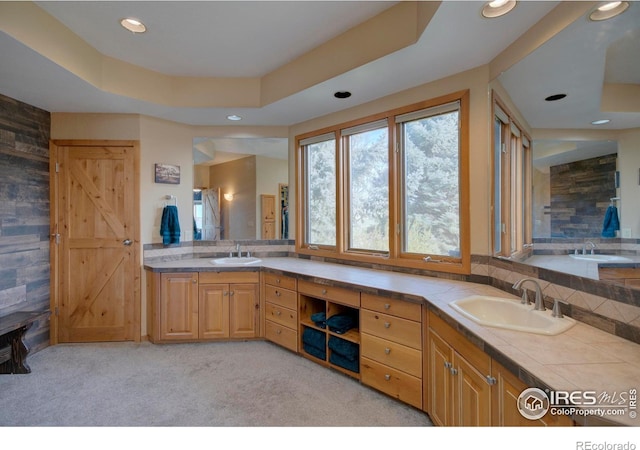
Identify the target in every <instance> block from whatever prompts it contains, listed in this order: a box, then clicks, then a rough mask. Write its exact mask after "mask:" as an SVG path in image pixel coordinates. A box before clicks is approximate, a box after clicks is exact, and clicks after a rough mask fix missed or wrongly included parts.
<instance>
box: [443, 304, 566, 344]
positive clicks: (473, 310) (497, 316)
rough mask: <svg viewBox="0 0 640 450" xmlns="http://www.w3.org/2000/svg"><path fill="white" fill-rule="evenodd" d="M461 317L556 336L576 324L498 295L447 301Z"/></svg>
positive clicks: (485, 324)
mask: <svg viewBox="0 0 640 450" xmlns="http://www.w3.org/2000/svg"><path fill="white" fill-rule="evenodd" d="M450 305H451V307H452V308H453V309H455V310H456V311H458V312H459V313H460V314H462V315H463V316H465V317H467V318H468V319H471V320H473V321H474V322H476V323H478V324H480V325H484V326H487V327H495V328H505V329H507V330H515V331H523V332H526V333H534V334H546V335H556V334H560V333H563V332H565V331H567V330H568V329H569V328H571V327H572V326H574V325H575V324H576V321H575V320H574V319H572V318H571V317H566V316H565V317H563V318H557V317H552V316H551V310H549V309H547V310H546V311H535V310H534V309H533V305H523V304H521V303H520V300H512V299H508V298H502V297H489V296H484V295H472V296H470V297H466V298H463V299H460V300H455V301H453V302H451V303H450Z"/></svg>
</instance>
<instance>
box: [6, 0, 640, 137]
mask: <svg viewBox="0 0 640 450" xmlns="http://www.w3.org/2000/svg"><path fill="white" fill-rule="evenodd" d="M395 3H397V2H381V1H364V0H361V1H351V2H343V1H317V2H315V1H284V2H276V1H255V2H254V1H226V2H225V1H195V2H186V1H142V2H128V1H113V2H97V1H86V2H56V1H44V2H37V5H38V6H40V7H41V8H43V9H45V10H46V11H48V12H49V13H50V14H51V15H53V16H54V17H55V18H56V19H57V20H58V21H60V22H61V23H63V24H64V25H65V26H67V27H68V28H69V29H70V30H71V31H73V32H74V33H75V34H77V35H78V36H80V37H81V38H82V39H84V40H85V41H86V42H87V43H88V44H90V45H91V46H93V47H94V48H95V49H97V50H98V51H99V52H101V53H103V54H105V55H108V56H111V57H114V58H117V59H121V60H124V61H127V62H129V63H131V64H135V65H138V66H141V67H144V68H147V69H150V70H154V71H158V72H162V73H165V74H170V75H179V76H197V77H259V76H263V75H264V74H266V73H269V72H270V71H272V70H274V69H276V68H278V67H280V66H282V65H283V64H286V63H288V62H290V61H292V60H294V59H295V58H296V57H298V56H300V55H302V54H304V53H306V52H308V51H309V50H311V49H313V48H314V47H316V46H318V45H320V44H321V43H323V42H325V41H327V40H328V39H330V38H332V37H335V36H337V35H339V34H340V33H342V32H344V31H346V30H348V29H349V28H351V27H353V26H355V25H357V24H359V23H362V22H363V21H365V20H367V19H369V18H371V17H373V16H375V15H376V14H379V13H380V12H382V11H383V10H385V9H387V8H389V7H390V6H392V5H394V4H395ZM558 3H559V2H555V1H532V0H529V1H521V2H519V3H518V5H517V6H516V8H515V9H514V10H513V11H512V12H511V13H509V14H508V15H506V16H504V17H501V18H498V19H492V20H487V19H484V18H482V17H481V15H480V9H481V7H482V5H483V2H481V1H444V2H443V3H442V4H441V5H440V7H439V8H438V10H437V12H436V15H435V17H434V18H433V20H432V21H431V22H430V23H429V25H428V26H427V28H426V30H425V31H424V32H423V34H422V35H421V37H420V39H419V40H418V42H417V43H415V44H414V45H411V46H409V47H406V48H404V49H402V50H399V51H396V52H394V53H391V54H389V55H388V56H386V57H383V58H380V59H377V60H375V61H372V62H370V63H367V64H364V65H362V66H360V67H357V68H355V69H353V70H350V71H348V72H345V73H342V74H339V75H337V76H335V77H333V78H331V79H329V80H326V81H323V82H320V83H318V84H316V85H314V86H311V87H309V88H307V89H304V90H302V91H300V92H297V93H294V94H293V95H290V96H288V97H286V98H283V99H281V100H279V101H276V102H274V103H271V104H268V105H266V106H264V107H261V108H241V107H238V108H234V107H229V108H177V107H176V108H172V107H167V106H165V105H160V104H153V103H150V102H145V101H141V100H137V99H134V98H128V97H124V96H120V95H116V94H112V93H108V92H105V91H102V90H100V89H98V88H96V87H95V86H92V85H91V84H89V83H87V82H86V81H84V80H82V79H80V78H79V77H77V76H75V75H74V74H72V73H71V72H69V71H67V70H65V69H64V68H62V67H60V66H58V65H57V64H55V63H53V62H52V61H50V60H48V59H47V58H45V57H43V56H42V55H40V54H39V53H37V52H35V51H33V50H32V49H30V48H29V47H28V46H26V45H24V44H23V43H21V42H19V41H17V40H15V39H13V38H12V37H10V36H9V35H8V34H6V33H4V32H2V31H1V30H0V61H2V64H1V65H0V93H2V94H4V95H8V96H10V97H13V98H16V99H18V100H21V101H24V102H26V103H29V104H32V105H34V106H37V107H40V108H43V109H45V110H48V111H51V112H105V113H137V114H145V115H150V116H155V117H159V118H163V119H168V120H173V121H177V122H182V123H187V124H193V125H213V126H215V125H238V124H239V125H285V126H287V125H292V124H295V123H299V122H302V121H305V120H308V119H311V118H314V117H319V116H322V115H325V114H329V113H332V112H335V111H338V110H341V109H345V108H348V107H352V106H355V105H358V104H361V103H364V102H367V101H371V100H374V99H377V98H380V97H383V96H386V95H389V94H392V93H395V92H399V91H402V90H405V89H408V88H411V87H414V86H417V85H420V84H424V83H427V82H430V81H434V80H437V79H439V78H443V77H446V76H449V75H452V74H455V73H459V72H462V71H464V70H467V69H471V68H474V67H477V66H480V65H484V64H488V63H489V62H490V61H491V60H492V59H493V58H494V57H496V56H497V55H498V54H500V53H501V52H502V51H503V50H504V49H505V48H506V47H507V46H508V45H509V44H511V43H512V42H513V41H514V40H515V39H516V38H517V37H519V36H520V35H521V34H522V33H524V32H525V31H526V30H527V29H529V28H530V27H531V26H532V25H534V24H535V23H536V22H538V21H539V20H540V19H542V18H543V17H544V16H545V15H546V14H547V13H549V12H550V11H551V10H552V9H553V8H554V7H555V6H557V4H558ZM635 3H637V2H632V6H631V7H630V8H629V9H628V11H627V12H626V13H625V14H623V15H622V16H620V17H618V18H615V19H613V20H610V21H607V22H602V23H595V22H589V21H588V20H587V19H586V18H585V19H579V20H577V21H576V22H575V23H574V24H572V25H570V26H569V27H568V28H567V29H566V30H565V31H563V32H561V33H560V34H559V35H557V36H556V37H554V38H552V39H551V40H550V41H549V42H548V43H547V44H544V45H543V46H542V47H540V48H539V49H538V50H536V51H534V52H533V53H532V54H531V55H530V56H529V57H527V58H525V59H524V60H522V61H521V62H520V63H518V64H516V65H515V66H513V67H512V68H510V69H509V70H507V71H506V72H505V73H504V74H502V75H501V76H500V80H501V82H502V83H503V85H504V86H505V87H506V88H507V90H508V91H509V92H510V93H511V95H512V97H513V101H514V102H515V104H516V105H517V107H518V108H519V109H520V110H521V112H522V113H523V115H524V117H525V119H526V120H527V121H528V122H529V124H530V125H531V126H532V127H533V128H591V127H592V125H590V124H589V122H590V121H591V120H593V118H597V117H596V116H599V114H598V110H599V98H600V90H601V87H602V81H603V80H604V77H605V56H606V49H607V47H608V45H609V44H610V43H612V42H614V41H617V40H619V39H620V38H621V37H623V36H629V35H633V34H634V32H635V36H636V37H637V36H638V31H637V30H638V28H639V27H640V26H639V24H640V4H635ZM128 16H134V17H137V18H139V19H141V20H143V21H144V22H145V23H146V24H147V26H148V32H147V33H145V34H143V35H134V34H132V33H129V32H126V31H124V30H123V29H121V28H120V25H119V23H118V22H119V19H120V18H122V17H128ZM634 30H635V31H634ZM636 44H637V41H634V40H633V39H629V40H627V41H625V43H624V44H618V48H620V49H623V50H618V51H617V52H616V54H615V58H614V55H613V54H612V57H611V60H612V61H613V60H615V61H617V62H616V63H615V64H614V63H613V62H612V63H611V64H610V66H609V67H608V68H607V78H608V79H609V80H616V81H617V82H620V80H625V82H635V83H640V81H639V80H638V76H640V69H639V66H638V62H640V54H639V53H638V49H639V48H640V47H639V46H637V45H636ZM629 52H631V53H632V54H631V55H627V54H626V53H629ZM8 62H10V63H8ZM634 62H635V63H634ZM616 66H618V67H621V68H622V69H615V67H616ZM626 80H634V81H626ZM337 90H349V91H351V92H352V93H353V96H352V97H351V98H349V99H346V100H337V99H335V98H334V97H333V95H332V94H333V92H335V91H337ZM557 92H567V93H568V94H569V96H568V98H567V101H565V102H562V103H560V102H559V103H558V104H556V105H553V106H550V104H543V102H541V98H544V97H545V96H547V95H550V94H553V93H557ZM542 108H546V109H542ZM229 114H238V115H240V116H242V117H243V120H242V121H241V122H239V123H230V122H229V121H228V120H227V119H226V116H227V115H229ZM613 117H614V120H613V121H612V123H611V124H609V125H605V126H604V127H605V128H629V127H640V115H639V114H638V113H625V114H616V115H615V116H613ZM587 120H588V122H586V121H587Z"/></svg>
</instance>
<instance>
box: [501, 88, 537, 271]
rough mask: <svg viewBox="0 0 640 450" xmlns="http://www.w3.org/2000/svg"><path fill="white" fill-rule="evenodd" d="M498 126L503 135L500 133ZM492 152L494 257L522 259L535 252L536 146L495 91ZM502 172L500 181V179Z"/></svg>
mask: <svg viewBox="0 0 640 450" xmlns="http://www.w3.org/2000/svg"><path fill="white" fill-rule="evenodd" d="M498 123H499V124H500V125H499V126H500V133H497V132H496V127H497V126H498V125H497V124H498ZM498 134H499V136H500V145H501V148H500V155H501V157H500V167H497V164H496V163H497V161H498V158H497V157H496V154H497V152H498V147H497V145H498V143H497V142H496V136H497V135H498ZM491 151H492V155H493V156H492V161H493V164H492V177H491V179H492V182H491V186H492V196H491V230H492V232H491V240H492V242H491V249H492V254H493V256H495V257H499V258H507V259H517V260H519V259H522V258H524V257H526V256H528V255H529V254H530V253H531V252H532V250H531V248H532V233H533V224H532V220H533V212H532V195H533V194H532V183H531V181H532V176H533V174H532V170H533V146H532V142H531V138H530V137H529V135H528V134H527V133H526V131H525V130H524V127H523V126H521V125H520V124H519V123H518V121H517V120H516V119H515V118H514V117H513V114H512V113H511V111H510V110H509V109H508V107H507V106H506V105H505V104H504V102H503V101H502V100H501V99H500V97H499V96H498V95H497V94H496V93H495V92H493V93H492V133H491ZM498 172H499V175H500V177H499V178H497V176H496V175H497V174H498ZM498 198H499V199H500V201H499V200H498ZM498 213H499V214H498ZM498 234H500V237H499V238H498ZM498 244H499V246H498Z"/></svg>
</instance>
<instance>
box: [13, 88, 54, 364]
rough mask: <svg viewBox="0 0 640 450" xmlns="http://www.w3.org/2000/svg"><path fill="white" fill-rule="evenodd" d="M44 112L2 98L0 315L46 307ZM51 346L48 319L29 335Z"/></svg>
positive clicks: (47, 120) (47, 126)
mask: <svg viewBox="0 0 640 450" xmlns="http://www.w3.org/2000/svg"><path fill="white" fill-rule="evenodd" d="M50 131H51V114H50V113H49V112H48V111H44V110H42V109H39V108H36V107H34V106H31V105H28V104H26V103H22V102H20V101H17V100H14V99H12V98H10V97H6V96H4V95H2V94H0V317H2V316H5V315H8V314H10V313H11V312H13V311H18V310H29V311H46V310H48V309H49V298H50V296H49V292H50V276H49V270H50V264H49V223H50V220H49V137H50ZM26 341H27V344H28V345H29V347H30V349H31V351H32V352H35V351H37V350H40V349H42V348H44V347H46V346H48V345H49V321H48V320H47V321H46V323H36V324H34V325H33V326H32V327H31V329H30V330H29V331H28V332H27V335H26Z"/></svg>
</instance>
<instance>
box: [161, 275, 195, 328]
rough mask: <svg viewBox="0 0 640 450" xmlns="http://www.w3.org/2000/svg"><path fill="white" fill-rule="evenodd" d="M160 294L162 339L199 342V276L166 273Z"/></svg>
mask: <svg viewBox="0 0 640 450" xmlns="http://www.w3.org/2000/svg"><path fill="white" fill-rule="evenodd" d="M160 292H161V295H160V339H161V340H191V339H197V338H198V274H197V273H163V274H162V276H161V287H160Z"/></svg>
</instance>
